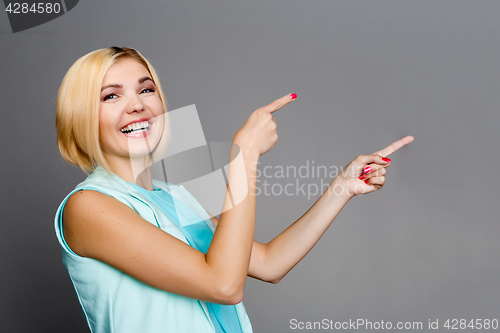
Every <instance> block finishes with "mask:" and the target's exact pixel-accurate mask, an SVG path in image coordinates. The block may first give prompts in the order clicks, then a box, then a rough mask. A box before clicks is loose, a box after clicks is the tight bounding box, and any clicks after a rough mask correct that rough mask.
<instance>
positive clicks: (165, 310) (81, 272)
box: [55, 167, 252, 333]
mask: <svg viewBox="0 0 500 333" xmlns="http://www.w3.org/2000/svg"><path fill="white" fill-rule="evenodd" d="M153 185H154V187H155V189H157V190H158V189H159V190H161V192H164V193H163V194H162V195H165V194H166V195H167V197H164V198H171V199H170V200H172V201H175V202H176V205H175V207H176V211H177V214H176V215H177V220H176V221H175V222H174V221H173V220H175V218H173V217H172V219H171V218H170V217H169V215H171V214H170V213H169V214H166V212H167V213H168V211H167V210H168V208H165V207H163V209H162V208H159V207H158V206H157V204H155V203H154V202H153V201H152V200H151V198H148V196H147V194H148V193H143V191H147V190H144V189H142V190H143V191H141V190H140V189H138V188H137V186H135V185H133V184H130V183H127V182H125V181H124V180H123V179H121V178H120V177H118V176H116V175H110V174H108V173H107V172H106V171H104V170H103V169H102V168H101V167H97V168H96V169H95V170H94V172H92V173H91V174H90V175H89V177H87V179H86V180H85V181H83V182H82V183H80V184H78V185H77V186H76V188H75V189H74V190H73V191H71V192H70V193H69V194H68V195H67V196H66V198H65V199H64V200H63V201H62V203H61V205H60V206H59V208H58V210H57V212H56V216H55V229H56V235H57V238H58V240H59V244H60V246H61V250H62V259H63V263H64V265H65V266H66V269H67V271H68V274H69V276H70V279H71V282H72V283H73V287H74V288H75V291H76V294H77V297H78V300H79V302H80V305H81V307H82V311H83V313H84V316H85V319H86V321H87V324H88V325H89V328H90V330H91V332H94V333H105V332H106V333H108V332H113V333H129V332H130V333H136V332H141V333H142V332H144V333H147V332H151V333H157V332H175V333H193V332H196V333H204V332H210V333H217V332H218V331H217V330H220V331H221V332H224V329H226V330H227V329H229V331H226V332H227V333H233V331H232V329H234V327H236V326H238V328H237V329H238V330H236V332H242V333H250V332H252V326H251V324H250V320H249V319H248V316H247V314H246V311H245V308H244V306H243V303H239V304H236V305H234V306H221V305H219V304H211V303H207V302H203V301H200V300H196V299H192V298H188V297H184V296H180V295H177V294H173V293H169V292H166V291H162V290H159V289H156V288H153V287H150V286H148V285H146V284H144V283H142V282H140V281H138V280H136V279H134V278H132V277H130V276H128V275H127V274H125V273H123V272H121V271H119V270H117V269H115V268H113V267H111V266H109V265H107V264H105V263H103V262H100V261H98V260H95V259H91V258H85V257H81V256H79V255H77V254H75V253H74V252H73V251H71V249H70V248H69V246H68V245H67V244H66V242H65V240H64V233H63V225H62V211H63V209H64V205H65V203H66V201H67V199H68V198H69V196H70V195H71V194H73V193H74V192H76V191H79V190H83V189H91V190H96V191H100V192H102V193H105V194H107V195H110V196H112V197H114V198H116V199H117V200H119V201H121V202H123V203H124V204H126V205H128V206H129V207H131V208H132V209H134V210H135V211H136V212H137V213H138V214H139V215H140V216H141V217H142V218H144V219H145V220H147V221H149V222H150V223H152V224H154V225H156V226H158V227H159V228H161V229H162V230H164V231H166V232H168V233H169V234H171V235H172V236H174V237H176V238H178V239H180V240H181V241H183V242H185V243H187V244H190V241H189V240H188V238H191V237H192V236H190V235H188V237H186V236H185V235H184V233H183V231H182V229H183V228H184V229H185V228H186V227H187V229H189V227H190V226H195V225H196V223H194V222H198V223H200V224H198V226H202V228H200V230H202V234H204V235H205V236H208V233H207V230H208V231H209V233H210V234H213V231H214V225H213V223H211V220H210V216H208V214H207V212H206V211H205V210H204V209H203V207H202V206H201V205H200V204H199V203H198V201H197V200H196V199H195V198H194V197H193V196H192V195H191V194H190V193H189V192H188V191H187V190H186V189H185V188H184V187H183V186H176V185H173V184H169V183H165V182H160V181H157V180H153ZM147 192H151V191H147ZM155 192H156V191H155ZM150 194H155V193H150ZM178 202H180V203H182V205H179V206H177V204H178ZM177 207H183V208H182V209H179V208H177ZM164 209H165V211H164ZM196 219H197V220H196ZM195 220H196V221H195ZM203 223H204V224H203ZM207 228H208V229H207ZM184 232H185V230H184ZM202 238H203V237H202ZM202 238H200V239H198V238H196V240H195V241H192V242H193V244H194V243H195V242H198V241H199V240H200V241H201V243H200V244H201V245H200V244H198V245H197V244H194V246H193V244H190V245H191V246H193V247H196V246H201V248H203V246H206V240H205V239H202ZM203 244H205V245H203ZM208 244H209V242H208ZM214 305H215V307H214ZM218 306H219V307H222V310H221V309H220V308H217V307H218ZM227 310H229V311H227ZM234 324H237V325H236V326H235V325H234Z"/></svg>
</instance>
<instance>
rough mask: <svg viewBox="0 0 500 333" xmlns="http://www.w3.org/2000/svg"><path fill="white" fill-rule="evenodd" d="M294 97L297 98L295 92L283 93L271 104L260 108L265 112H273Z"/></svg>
mask: <svg viewBox="0 0 500 333" xmlns="http://www.w3.org/2000/svg"><path fill="white" fill-rule="evenodd" d="M296 98H297V94H295V93H293V94H289V95H285V96H283V97H281V98H278V99H277V100H275V101H274V102H272V103H271V104H268V105H266V106H263V107H262V108H261V109H262V110H265V111H267V112H270V113H273V112H274V111H277V110H279V109H281V108H282V107H283V106H285V105H287V104H288V103H291V102H293V101H294V100H295V99H296Z"/></svg>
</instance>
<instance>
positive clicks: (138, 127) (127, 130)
mask: <svg viewBox="0 0 500 333" xmlns="http://www.w3.org/2000/svg"><path fill="white" fill-rule="evenodd" d="M150 127H151V124H150V123H149V121H139V122H136V123H132V124H130V125H127V126H125V127H123V128H122V129H120V132H122V133H123V134H140V133H144V132H147V131H149V128H150Z"/></svg>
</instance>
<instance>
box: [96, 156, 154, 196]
mask: <svg viewBox="0 0 500 333" xmlns="http://www.w3.org/2000/svg"><path fill="white" fill-rule="evenodd" d="M106 159H107V161H108V163H109V165H110V167H111V169H112V170H113V172H114V173H115V174H116V175H117V176H118V177H120V178H121V179H123V180H124V181H126V182H129V183H133V184H136V185H138V186H141V187H143V188H145V189H146V190H149V191H153V177H152V176H151V164H150V163H149V156H148V157H138V158H131V157H128V156H127V157H123V158H122V157H111V158H109V157H106Z"/></svg>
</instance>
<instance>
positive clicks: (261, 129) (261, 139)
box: [233, 94, 297, 157]
mask: <svg viewBox="0 0 500 333" xmlns="http://www.w3.org/2000/svg"><path fill="white" fill-rule="evenodd" d="M295 98H297V95H296V94H290V95H286V96H283V97H282V98H279V99H277V100H275V101H274V102H272V103H271V104H269V105H266V106H263V107H261V108H258V109H257V110H255V111H254V112H252V114H251V115H250V117H248V119H247V121H246V122H245V124H244V125H243V127H241V128H240V129H239V130H238V131H237V132H236V134H235V135H234V138H233V143H235V144H237V145H238V146H239V148H240V149H241V150H243V151H246V152H248V153H250V154H253V155H255V156H256V157H259V156H260V155H263V154H265V153H267V152H268V151H269V150H271V149H272V148H273V147H274V145H275V144H276V142H277V141H278V134H277V133H276V128H277V125H276V120H275V119H274V117H273V115H272V113H273V112H275V111H277V110H279V109H281V108H282V107H283V106H285V105H287V104H288V103H290V102H293V101H294V100H295Z"/></svg>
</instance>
